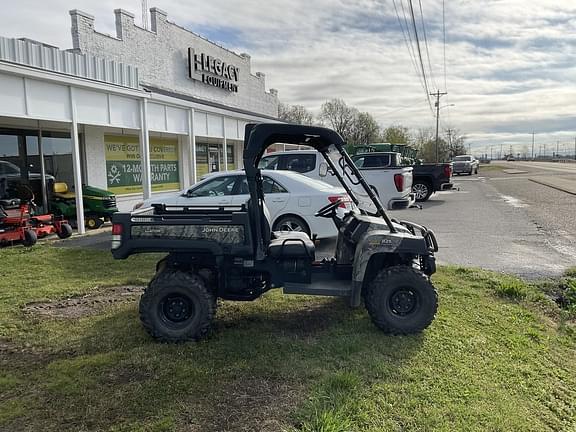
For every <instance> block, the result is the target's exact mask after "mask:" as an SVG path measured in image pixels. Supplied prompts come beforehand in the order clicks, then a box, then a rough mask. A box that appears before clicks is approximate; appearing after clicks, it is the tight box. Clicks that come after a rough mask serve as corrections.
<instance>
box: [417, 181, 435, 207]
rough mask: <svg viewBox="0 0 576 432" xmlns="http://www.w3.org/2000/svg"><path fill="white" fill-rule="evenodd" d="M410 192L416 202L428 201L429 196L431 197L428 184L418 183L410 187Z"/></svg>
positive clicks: (430, 187) (430, 189)
mask: <svg viewBox="0 0 576 432" xmlns="http://www.w3.org/2000/svg"><path fill="white" fill-rule="evenodd" d="M412 192H413V193H414V197H415V198H416V201H418V202H423V201H426V200H428V198H430V195H432V186H431V185H430V183H427V182H422V181H419V182H416V183H414V184H413V185H412Z"/></svg>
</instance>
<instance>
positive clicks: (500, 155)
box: [498, 144, 504, 160]
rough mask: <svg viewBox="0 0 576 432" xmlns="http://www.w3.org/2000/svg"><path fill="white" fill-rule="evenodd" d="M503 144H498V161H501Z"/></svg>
mask: <svg viewBox="0 0 576 432" xmlns="http://www.w3.org/2000/svg"><path fill="white" fill-rule="evenodd" d="M503 147H504V144H500V154H499V155H498V159H500V160H502V150H503Z"/></svg>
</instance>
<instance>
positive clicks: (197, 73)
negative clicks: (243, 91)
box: [188, 48, 240, 93]
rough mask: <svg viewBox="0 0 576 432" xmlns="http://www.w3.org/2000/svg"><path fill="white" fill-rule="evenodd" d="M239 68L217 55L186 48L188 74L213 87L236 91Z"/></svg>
mask: <svg viewBox="0 0 576 432" xmlns="http://www.w3.org/2000/svg"><path fill="white" fill-rule="evenodd" d="M239 74H240V68H238V67H236V66H234V65H231V64H228V63H226V62H224V61H222V60H220V59H219V58H217V57H213V56H210V55H207V54H204V53H196V52H194V49H193V48H188V75H189V77H190V78H192V79H195V80H199V81H202V82H203V83H204V84H208V85H211V86H214V87H219V88H221V89H224V90H228V91H230V92H234V93H238V77H239Z"/></svg>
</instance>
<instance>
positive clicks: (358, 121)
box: [348, 112, 380, 145]
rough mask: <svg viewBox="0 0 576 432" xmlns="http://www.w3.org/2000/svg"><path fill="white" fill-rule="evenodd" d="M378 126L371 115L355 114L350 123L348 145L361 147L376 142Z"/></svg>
mask: <svg viewBox="0 0 576 432" xmlns="http://www.w3.org/2000/svg"><path fill="white" fill-rule="evenodd" d="M379 135H380V126H379V125H378V122H377V121H376V119H375V118H374V117H372V114H370V113H368V112H360V113H357V114H356V116H355V117H354V121H353V122H352V128H351V131H350V136H349V139H348V144H354V145H363V144H370V143H373V142H376V141H378V137H379Z"/></svg>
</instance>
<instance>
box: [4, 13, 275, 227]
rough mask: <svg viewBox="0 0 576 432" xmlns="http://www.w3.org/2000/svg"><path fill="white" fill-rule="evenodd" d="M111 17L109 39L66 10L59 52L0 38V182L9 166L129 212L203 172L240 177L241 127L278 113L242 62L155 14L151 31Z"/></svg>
mask: <svg viewBox="0 0 576 432" xmlns="http://www.w3.org/2000/svg"><path fill="white" fill-rule="evenodd" d="M114 12H115V14H116V36H109V35H105V34H102V33H100V32H98V31H97V30H96V29H95V22H94V18H93V17H92V16H91V15H89V14H86V13H84V12H81V11H78V10H73V11H70V16H71V20H72V43H73V48H72V49H70V50H60V49H58V48H56V47H52V46H49V45H46V44H42V43H39V42H35V41H31V40H27V39H8V38H1V37H0V176H2V174H3V171H2V170H3V168H2V167H3V166H4V167H8V166H11V167H14V166H18V168H19V171H20V173H21V174H20V175H21V176H22V177H24V178H28V179H30V178H32V177H34V175H32V174H35V177H36V178H45V176H44V175H41V174H48V175H52V176H54V177H55V178H56V181H64V182H67V183H69V184H71V185H74V187H75V190H76V191H81V187H80V185H81V184H88V185H91V186H96V187H99V188H103V189H107V190H110V191H112V192H114V193H115V194H116V195H117V199H118V206H119V208H120V210H130V209H131V208H132V205H133V204H134V203H135V202H137V201H139V200H141V199H142V197H145V198H147V197H149V196H150V195H151V194H154V193H155V192H160V191H162V192H165V191H170V190H179V189H182V188H183V187H186V186H188V185H190V184H192V183H194V182H195V181H196V180H197V179H198V178H199V177H200V176H201V175H203V174H205V173H207V172H209V171H214V170H225V169H236V168H241V163H242V162H241V155H242V140H243V138H244V127H245V125H246V123H249V122H262V121H268V122H269V121H277V115H278V97H277V92H276V90H274V89H270V90H269V91H268V92H267V91H266V89H265V77H264V74H262V73H260V72H256V73H252V71H251V68H250V56H249V55H247V54H236V53H234V52H232V51H230V50H227V49H226V48H224V47H221V46H219V45H217V44H215V43H213V42H210V41H209V40H207V39H205V38H203V37H201V36H199V35H197V34H195V33H192V32H190V31H188V30H186V29H184V28H182V27H180V26H178V25H176V24H174V23H172V22H170V21H168V20H167V15H166V13H165V12H163V11H161V10H159V9H157V8H152V9H151V10H150V13H151V30H150V31H149V30H145V29H143V28H141V27H138V26H136V25H135V24H134V15H132V14H131V13H129V12H127V11H124V10H121V9H117V10H115V11H114ZM6 169H8V168H6ZM49 193H50V191H48V194H49ZM42 198H43V201H44V203H45V202H46V200H47V198H46V193H44V194H43V197H42ZM81 199H82V196H81V193H77V202H81ZM37 201H39V199H38V197H37ZM77 207H78V208H79V212H78V213H79V214H78V217H79V220H80V219H81V218H82V216H83V215H82V214H80V213H81V208H82V206H77ZM79 225H80V228H79V229H80V230H81V231H82V230H83V227H82V224H79Z"/></svg>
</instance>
